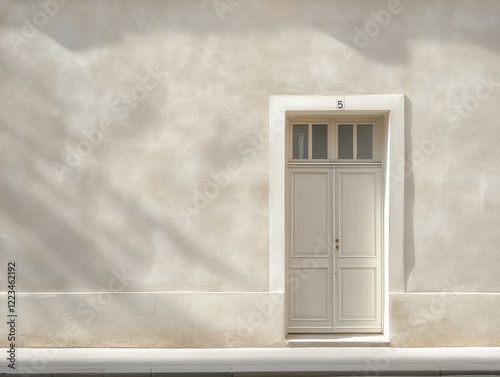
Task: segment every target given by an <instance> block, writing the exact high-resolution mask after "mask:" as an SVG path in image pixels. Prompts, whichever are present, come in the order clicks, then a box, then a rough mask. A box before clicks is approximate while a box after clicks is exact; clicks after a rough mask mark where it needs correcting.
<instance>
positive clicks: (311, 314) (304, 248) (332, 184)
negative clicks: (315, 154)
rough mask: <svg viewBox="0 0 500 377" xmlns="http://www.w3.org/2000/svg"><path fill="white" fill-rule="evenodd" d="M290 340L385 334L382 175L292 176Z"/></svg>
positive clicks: (345, 170) (348, 170)
mask: <svg viewBox="0 0 500 377" xmlns="http://www.w3.org/2000/svg"><path fill="white" fill-rule="evenodd" d="M287 187H288V195H287V208H288V209H289V210H288V215H287V228H288V236H287V302H288V304H287V305H288V312H287V315H288V332H289V333H337V332H338V333H340V332H349V333H365V332H381V331H382V302H381V298H382V273H381V266H382V258H381V252H382V228H381V226H382V224H381V220H382V212H381V211H382V208H381V169H380V167H369V168H366V167H338V166H333V165H332V166H329V167H325V168H317V167H301V168H288V174H287Z"/></svg>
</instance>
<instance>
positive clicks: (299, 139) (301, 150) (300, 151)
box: [292, 124, 309, 159]
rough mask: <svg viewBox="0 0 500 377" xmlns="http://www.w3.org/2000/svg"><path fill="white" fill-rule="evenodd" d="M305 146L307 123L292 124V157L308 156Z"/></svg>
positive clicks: (306, 142) (306, 143)
mask: <svg viewBox="0 0 500 377" xmlns="http://www.w3.org/2000/svg"><path fill="white" fill-rule="evenodd" d="M307 146H308V135H307V124H294V125H293V147H292V158H294V159H307V158H308V157H309V154H308V152H309V151H308V149H307Z"/></svg>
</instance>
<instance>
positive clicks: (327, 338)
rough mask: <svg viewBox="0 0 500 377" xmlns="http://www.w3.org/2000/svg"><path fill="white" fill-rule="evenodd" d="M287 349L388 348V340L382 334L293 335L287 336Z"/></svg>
mask: <svg viewBox="0 0 500 377" xmlns="http://www.w3.org/2000/svg"><path fill="white" fill-rule="evenodd" d="M287 340H288V346H289V347H389V346H390V342H389V338H388V337H387V336H385V335H382V334H374V335H365V334H363V335H357V334H340V335H325V334H293V335H288V336H287Z"/></svg>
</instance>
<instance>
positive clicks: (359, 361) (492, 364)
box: [0, 347, 500, 377]
mask: <svg viewBox="0 0 500 377" xmlns="http://www.w3.org/2000/svg"><path fill="white" fill-rule="evenodd" d="M1 352H2V354H3V355H7V354H8V353H7V349H5V348H4V349H1ZM6 363H8V362H7V361H6V360H5V357H4V358H3V360H2V364H1V365H2V367H0V376H2V374H6V376H8V375H10V374H12V375H14V374H19V373H21V374H22V373H24V374H28V373H29V374H36V375H38V376H51V375H54V376H56V375H57V376H61V377H63V376H65V375H73V376H76V375H87V376H90V375H92V376H99V375H105V376H108V375H109V376H115V377H117V376H119V375H123V374H126V375H128V376H130V377H132V376H155V377H165V376H177V375H183V376H186V377H187V376H193V375H198V374H200V373H201V374H203V375H206V376H213V377H216V376H224V377H256V376H258V377H265V376H274V377H298V376H352V375H356V376H374V375H376V376H444V375H447V376H453V375H461V376H464V375H475V376H486V375H488V376H492V375H498V376H500V348H386V347H367V348H340V347H329V348H326V347H325V348H230V349H182V348H181V349H130V348H127V349H123V348H120V349H109V348H108V349H99V348H95V349H18V350H17V351H16V371H13V370H12V369H10V368H7V367H6V366H5V365H6ZM6 376H5V377H6ZM2 377H3V376H2Z"/></svg>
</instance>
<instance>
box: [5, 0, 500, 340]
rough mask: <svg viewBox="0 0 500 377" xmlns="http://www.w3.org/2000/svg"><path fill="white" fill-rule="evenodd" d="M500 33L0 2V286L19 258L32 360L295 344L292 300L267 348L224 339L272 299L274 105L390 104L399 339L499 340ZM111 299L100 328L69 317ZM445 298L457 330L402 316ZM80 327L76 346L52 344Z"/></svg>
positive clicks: (356, 11) (452, 4)
mask: <svg viewBox="0 0 500 377" xmlns="http://www.w3.org/2000/svg"><path fill="white" fill-rule="evenodd" d="M221 3H222V4H226V6H227V7H225V8H224V7H223V8H221V7H220V4H221ZM230 3H231V4H230ZM499 19H500V2H497V1H491V0H478V1H467V0H457V1H451V0H450V1H431V0H421V1H409V0H407V1H403V0H402V1H401V2H397V1H385V0H384V1H382V0H375V1H370V2H367V1H361V0H353V1H348V2H346V1H340V0H330V1H306V0H290V1H284V0H275V1H267V0H244V1H241V2H229V1H211V0H210V1H208V0H192V1H180V0H175V1H174V0H172V1H159V0H145V1H138V0H134V1H133V0H124V1H119V0H109V1H97V0H93V1H90V0H89V1H87V0H86V1H74V0H64V1H63V0H46V1H41V2H33V1H27V0H4V1H2V2H0V37H1V38H0V51H1V53H0V67H1V68H0V82H1V90H0V102H1V104H2V106H1V107H0V161H1V163H0V247H1V261H2V266H0V279H1V281H5V279H4V277H5V275H4V274H5V271H6V261H7V260H15V261H16V263H17V265H18V281H17V290H18V292H22V293H23V294H22V295H21V296H20V298H19V310H24V312H23V318H24V319H23V324H22V326H23V327H22V332H21V333H22V338H21V343H20V346H26V347H38V346H57V345H60V346H64V347H66V346H68V347H74V346H79V347H87V346H102V347H109V346H124V347H133V346H137V347H173V346H175V347H189V346H203V347H210V346H258V345H261V346H264V345H268V346H280V345H283V344H284V341H285V340H284V328H283V323H284V315H283V314H282V313H283V305H282V307H281V308H280V309H279V310H278V309H276V311H275V313H276V315H274V314H273V315H269V316H263V319H262V325H261V326H262V328H260V327H259V330H257V331H256V332H255V336H254V337H249V338H245V337H238V336H236V335H235V333H234V332H232V331H233V330H230V329H235V323H236V322H234V321H235V320H236V319H237V318H241V317H243V318H244V317H245V316H246V315H248V314H249V312H251V311H252V310H254V309H253V308H254V303H253V301H252V300H256V302H259V301H260V302H261V303H265V302H268V297H269V296H270V295H271V296H272V295H273V294H274V293H273V294H271V293H269V292H268V291H269V286H270V277H269V229H270V226H271V225H272V224H269V211H270V208H269V181H270V178H269V173H270V170H269V157H270V148H269V143H268V142H267V139H266V135H267V132H268V130H269V101H270V97H271V96H274V95H304V96H308V95H311V96H315V95H331V96H333V95H345V96H349V95H363V94H394V93H403V94H405V96H406V108H405V116H406V118H405V161H404V162H403V161H401V163H404V166H405V207H404V268H403V267H401V269H404V271H400V272H401V274H402V275H403V276H404V287H402V289H403V290H404V291H406V294H404V292H400V293H402V294H401V295H397V296H394V295H393V296H391V297H392V298H391V304H390V328H391V333H392V332H393V333H394V334H395V335H391V336H394V342H395V343H396V344H398V345H404V346H406V345H419V346H420V345H422V346H423V345H445V346H447V345H460V346H464V345H500V343H499V342H500V341H499V339H500V337H499V336H498V328H499V326H498V319H496V317H494V315H493V313H498V312H500V302H499V301H498V298H497V297H498V296H497V294H498V292H500V279H499V278H498V271H499V270H500V257H499V253H498V247H499V245H500V232H499V231H498V229H499V227H500V210H499V208H500V196H499V195H498V192H499V191H500V175H499V174H498V172H499V170H498V161H499V160H500V149H499V148H498V145H499V143H500V127H499V121H498V119H500V107H499V106H498V101H499V99H500V68H499V67H500V64H499V53H500V37H499V36H500V23H499V22H498V20H499ZM0 289H2V290H5V285H2V286H0ZM109 291H112V292H121V293H116V296H115V295H113V296H112V297H116V298H115V299H113V300H112V301H111V302H110V303H109V304H108V305H107V306H106V308H105V309H103V310H102V312H97V313H96V322H93V323H86V322H85V319H84V318H83V317H82V316H78V315H76V316H74V315H73V314H72V313H74V312H75V311H76V308H77V307H78V304H77V303H78V302H81V299H82V297H84V296H87V295H99V294H100V293H103V292H104V293H105V292H109ZM422 292H429V296H426V295H423V294H421V293H422ZM440 292H456V293H457V294H450V295H444V296H442V295H441V294H440ZM464 292H468V293H469V294H459V293H464ZM431 293H432V295H431ZM486 293H489V294H490V295H487V294H486ZM276 294H277V295H280V294H281V293H280V292H278V293H276ZM5 296H6V295H5V294H2V296H1V300H0V304H1V305H2V307H5V305H6V304H5ZM249 297H251V299H250V298H249ZM280 297H281V296H280ZM431 297H438V298H442V305H443V306H444V307H445V309H444V310H445V312H446V316H447V319H443V320H440V321H438V322H437V323H438V324H439V328H442V329H444V330H443V334H445V335H443V336H442V337H437V338H436V332H434V331H431V327H432V326H429V328H428V329H426V331H424V332H423V333H418V334H417V333H415V330H414V329H413V327H412V325H411V321H410V320H409V319H408V316H410V318H413V317H412V315H411V313H415V312H418V311H419V310H420V309H422V307H423V308H425V307H426V305H427V304H428V303H429V300H430V298H431ZM155 305H157V306H156V308H157V309H155ZM141 306H144V307H147V310H141ZM23 308H24V309H23ZM483 310H484V313H485V317H484V322H481V324H480V323H478V322H477V320H473V321H469V319H471V318H476V317H475V316H478V315H480V314H481V313H483ZM481 315H482V314H481ZM71 316H73V317H71ZM462 316H464V317H462ZM68 317H71V318H73V319H74V320H75V322H76V326H77V327H78V329H79V332H78V335H75V336H73V337H72V338H71V341H70V342H68V343H64V342H63V341H62V340H61V341H59V343H58V341H51V340H47V337H46V336H45V335H44V334H49V333H52V332H53V331H56V328H57V327H58V326H60V324H61V323H60V322H61V321H63V318H68ZM480 318H482V317H480ZM464 319H467V320H468V321H465V322H464V321H463V320H464ZM63 322H64V321H63ZM118 324H119V326H118ZM435 325H436V326H438V325H437V324H435ZM190 326H192V327H190ZM212 326H213V327H212ZM433 326H434V325H433ZM480 326H483V327H480ZM189 329H192V330H189ZM4 330H5V324H2V325H0V331H2V333H5V331H4ZM99 334H101V336H99ZM472 335H474V336H475V338H473V337H472ZM189 336H191V338H189ZM391 341H392V339H391ZM0 345H1V346H6V340H5V339H4V337H2V338H0Z"/></svg>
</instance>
